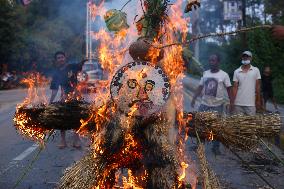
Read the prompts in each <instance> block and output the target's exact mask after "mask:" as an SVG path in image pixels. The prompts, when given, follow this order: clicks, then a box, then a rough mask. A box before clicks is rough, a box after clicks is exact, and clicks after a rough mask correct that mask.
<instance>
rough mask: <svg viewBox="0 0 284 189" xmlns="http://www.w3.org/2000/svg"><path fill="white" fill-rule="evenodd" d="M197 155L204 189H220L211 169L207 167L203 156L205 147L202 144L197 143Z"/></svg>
mask: <svg viewBox="0 0 284 189" xmlns="http://www.w3.org/2000/svg"><path fill="white" fill-rule="evenodd" d="M197 156H198V158H199V162H200V171H201V174H202V179H203V188H204V189H220V188H221V185H220V182H219V180H218V178H217V177H216V175H215V173H214V172H213V170H212V169H211V168H210V167H209V165H208V162H207V160H206V157H205V148H204V145H203V144H199V145H198V148H197Z"/></svg>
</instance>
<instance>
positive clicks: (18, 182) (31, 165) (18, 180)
mask: <svg viewBox="0 0 284 189" xmlns="http://www.w3.org/2000/svg"><path fill="white" fill-rule="evenodd" d="M53 133H54V130H51V132H50V134H49V136H48V137H47V139H46V140H45V142H47V141H48V140H49V138H50V136H51V135H52V134H53ZM43 149H44V147H43V146H40V149H39V150H38V152H37V153H36V154H35V156H34V157H33V159H32V161H31V162H30V164H29V165H28V166H27V167H25V169H24V171H23V172H22V174H21V175H20V177H19V178H18V179H17V181H16V183H15V184H14V186H13V189H16V188H17V187H18V186H19V184H20V183H21V182H22V181H23V179H24V178H25V176H26V175H27V174H28V173H29V171H30V170H31V169H32V167H33V164H34V163H35V162H36V161H37V160H38V158H39V155H40V153H41V152H42V150H43Z"/></svg>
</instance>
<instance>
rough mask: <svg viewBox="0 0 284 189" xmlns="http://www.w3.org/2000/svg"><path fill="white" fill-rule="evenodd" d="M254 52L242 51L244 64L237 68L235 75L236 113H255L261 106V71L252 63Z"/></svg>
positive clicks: (234, 98)
mask: <svg viewBox="0 0 284 189" xmlns="http://www.w3.org/2000/svg"><path fill="white" fill-rule="evenodd" d="M251 61H252V53H251V52H250V51H244V52H243V53H242V61H241V63H242V66H241V67H239V68H238V69H236V70H235V72H234V76H233V81H234V85H233V103H232V104H234V106H232V109H231V110H232V111H233V112H234V114H244V115H255V114H256V107H257V108H260V105H261V98H260V82H261V81H260V80H261V76H260V72H259V69H258V68H257V67H254V66H252V65H251Z"/></svg>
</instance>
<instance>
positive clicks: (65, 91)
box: [50, 51, 85, 149]
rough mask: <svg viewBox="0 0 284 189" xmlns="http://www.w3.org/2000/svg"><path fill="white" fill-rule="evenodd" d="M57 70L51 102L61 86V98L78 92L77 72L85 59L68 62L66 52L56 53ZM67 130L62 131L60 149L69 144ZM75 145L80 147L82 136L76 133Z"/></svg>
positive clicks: (54, 76)
mask: <svg viewBox="0 0 284 189" xmlns="http://www.w3.org/2000/svg"><path fill="white" fill-rule="evenodd" d="M54 58H55V66H56V68H55V71H54V73H53V76H52V81H51V84H50V89H51V91H52V92H51V97H50V103H52V102H53V101H54V99H55V97H56V95H57V92H58V89H59V86H60V87H61V100H65V99H66V98H67V96H68V95H69V94H71V96H73V95H74V94H75V93H76V85H77V73H78V72H79V71H80V70H81V69H82V65H83V63H84V62H85V61H82V62H81V63H79V64H67V63H66V56H65V53H64V52H61V51H59V52H56V53H55V56H54ZM65 135H66V134H65V131H63V130H62V131H61V142H60V144H59V145H58V147H59V148H60V149H62V148H65V147H66V146H67V144H66V140H65ZM73 147H75V148H80V147H81V145H80V138H79V135H78V134H77V133H76V132H75V133H74V141H73Z"/></svg>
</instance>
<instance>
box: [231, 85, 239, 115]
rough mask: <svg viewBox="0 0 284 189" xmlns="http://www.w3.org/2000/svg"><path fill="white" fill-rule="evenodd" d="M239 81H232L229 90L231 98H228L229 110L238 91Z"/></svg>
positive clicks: (232, 107)
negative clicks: (231, 86)
mask: <svg viewBox="0 0 284 189" xmlns="http://www.w3.org/2000/svg"><path fill="white" fill-rule="evenodd" d="M238 87H239V82H237V81H234V83H233V88H232V90H231V99H230V106H231V108H230V111H231V112H232V111H233V110H234V105H235V100H236V96H237V92H238Z"/></svg>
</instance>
